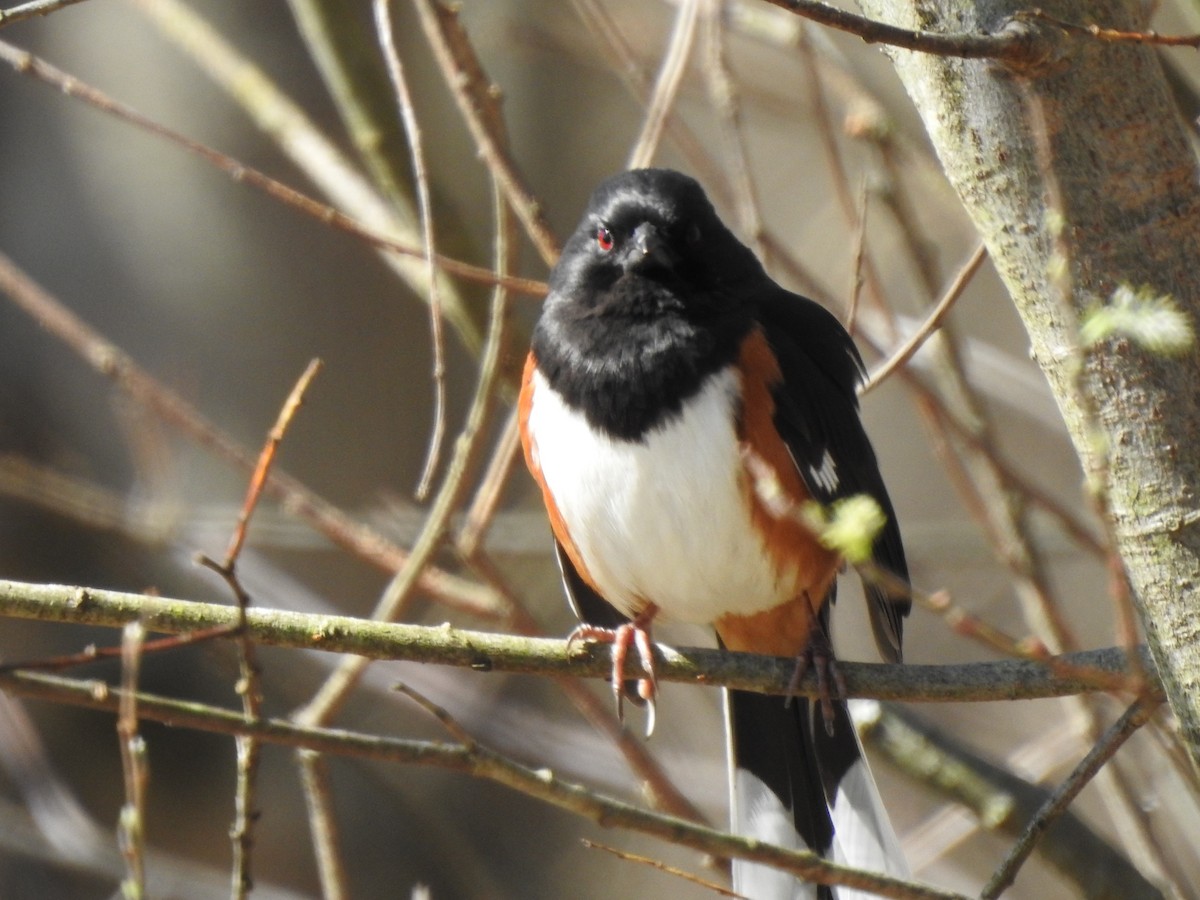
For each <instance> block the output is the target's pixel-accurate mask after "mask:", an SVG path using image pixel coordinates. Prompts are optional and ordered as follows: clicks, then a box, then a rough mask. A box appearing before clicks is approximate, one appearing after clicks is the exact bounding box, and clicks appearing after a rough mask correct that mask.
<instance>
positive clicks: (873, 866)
mask: <svg viewBox="0 0 1200 900" xmlns="http://www.w3.org/2000/svg"><path fill="white" fill-rule="evenodd" d="M834 708H835V721H834V728H833V734H832V735H831V734H829V733H827V732H826V730H825V727H824V720H823V719H822V718H821V717H820V715H819V711H818V710H815V709H814V704H813V703H811V702H810V701H808V700H807V699H805V698H802V697H797V698H794V699H793V700H792V702H791V704H789V705H786V706H785V704H784V700H783V698H781V697H768V696H765V695H763V694H753V693H746V692H743V691H727V692H726V714H727V716H728V720H729V721H728V729H727V732H728V735H729V741H730V748H729V759H730V806H731V815H732V821H733V831H734V832H735V833H737V834H741V835H745V836H751V837H756V838H758V839H760V840H763V841H767V842H770V843H772V844H778V845H781V846H784V847H790V848H793V849H797V850H806V849H807V850H812V851H814V852H816V853H819V854H821V855H822V856H825V857H827V858H829V859H831V860H834V861H836V862H840V863H845V864H847V865H851V866H855V867H858V868H863V869H868V870H871V871H876V872H887V873H889V874H892V875H897V876H904V875H907V874H908V872H907V866H906V865H905V863H904V859H903V856H902V855H901V854H900V850H899V843H898V841H897V840H896V836H895V833H894V832H893V830H892V826H891V823H890V822H889V821H888V819H887V815H886V813H885V812H884V810H883V806H882V804H881V803H880V801H879V795H878V791H877V790H876V788H875V781H874V779H873V778H872V777H871V773H870V770H869V769H867V764H866V760H865V759H864V758H863V755H862V748H861V746H860V745H859V742H858V737H857V735H856V733H855V731H854V724H853V722H852V721H851V719H850V711H849V708H848V706H847V705H846V703H845V702H843V701H835V703H834ZM814 713H816V715H815V717H814ZM733 885H734V890H735V891H736V892H738V893H739V894H743V895H745V896H747V897H750V898H751V900H779V898H816V900H834V898H836V900H847V898H851V897H858V896H867V895H863V894H860V893H859V892H857V891H849V890H847V889H844V888H841V889H838V888H829V887H827V886H824V885H813V884H806V883H804V882H800V881H798V880H797V879H796V878H795V877H793V876H791V875H787V874H785V873H783V872H780V871H778V870H776V869H772V868H770V867H769V866H765V865H759V864H752V863H742V862H737V861H735V862H734V867H733Z"/></svg>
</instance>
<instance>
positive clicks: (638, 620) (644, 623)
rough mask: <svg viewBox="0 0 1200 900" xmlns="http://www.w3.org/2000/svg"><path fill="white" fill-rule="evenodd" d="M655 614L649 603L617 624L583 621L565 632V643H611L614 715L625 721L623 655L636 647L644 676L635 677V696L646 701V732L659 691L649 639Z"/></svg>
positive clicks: (655, 610)
mask: <svg viewBox="0 0 1200 900" xmlns="http://www.w3.org/2000/svg"><path fill="white" fill-rule="evenodd" d="M657 614H658V607H657V606H655V605H654V604H653V603H651V604H650V605H649V606H647V607H646V608H645V609H643V610H642V611H641V612H640V613H638V614H637V615H636V616H634V617H633V619H632V620H630V621H629V622H626V623H625V624H624V625H620V626H618V627H616V628H602V627H600V626H599V625H589V624H587V623H586V622H585V623H583V624H581V625H579V626H578V627H576V628H575V630H574V631H572V632H571V633H570V634H569V635H568V636H567V647H568V648H570V646H571V644H572V643H574V642H575V641H577V640H579V641H596V642H598V643H602V644H612V689H613V696H615V697H616V701H617V718H618V719H620V720H621V721H622V722H623V721H625V705H624V700H625V658H626V657H627V656H628V655H629V648H630V647H631V646H632V647H634V648H636V650H637V654H638V660H639V661H640V662H641V664H642V668H643V669H644V670H645V672H646V677H643V678H639V679H638V680H637V696H638V698H639V699H641V700H644V701H645V703H646V736H647V737H649V736H650V735H651V733H653V731H654V715H655V709H654V698H655V697H656V696H657V694H658V676H657V675H656V674H655V671H654V650H653V647H652V643H651V640H650V624H651V623H652V622H653V621H654V617H655V616H656V615H657Z"/></svg>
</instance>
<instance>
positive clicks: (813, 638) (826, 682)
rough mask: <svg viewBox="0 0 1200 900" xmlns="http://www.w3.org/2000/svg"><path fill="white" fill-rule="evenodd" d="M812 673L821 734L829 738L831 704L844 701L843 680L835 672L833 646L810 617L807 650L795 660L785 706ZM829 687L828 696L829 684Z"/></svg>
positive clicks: (832, 720) (831, 719)
mask: <svg viewBox="0 0 1200 900" xmlns="http://www.w3.org/2000/svg"><path fill="white" fill-rule="evenodd" d="M810 668H811V669H813V670H814V673H815V675H816V677H817V702H818V703H819V704H820V705H821V718H822V719H823V720H824V722H825V733H826V734H829V735H832V734H833V728H834V709H833V701H834V699H837V700H845V699H846V694H847V691H846V679H845V678H844V677H843V676H842V673H841V672H840V671H839V670H838V666H837V657H836V656H835V655H834V653H833V644H832V643H831V642H830V640H829V635H828V634H826V632H825V629H824V627H823V626H822V625H821V623H820V621H819V620H818V619H817V617H816V615H815V614H814V615H813V621H812V629H811V630H810V632H809V637H808V646H807V647H805V648H804V650H803V652H802V653H801V654H800V655H799V656H798V657H797V658H796V668H795V670H794V671H793V672H792V677H791V680H789V681H788V688H787V692H788V702H789V703H790V702H791V697H792V695H794V694H796V693H798V692H799V689H800V682H801V681H803V680H804V676H805V675H807V674H808V670H809V669H810ZM831 681H832V683H833V691H832V692H831V691H830V689H829V687H830V682H831Z"/></svg>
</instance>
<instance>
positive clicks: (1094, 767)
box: [980, 695, 1163, 900]
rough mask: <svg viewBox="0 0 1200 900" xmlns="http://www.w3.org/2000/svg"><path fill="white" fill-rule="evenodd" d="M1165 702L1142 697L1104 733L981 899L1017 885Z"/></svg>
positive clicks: (1031, 825) (1027, 831) (1037, 817)
mask: <svg viewBox="0 0 1200 900" xmlns="http://www.w3.org/2000/svg"><path fill="white" fill-rule="evenodd" d="M1162 702H1163V698H1162V697H1161V696H1157V695H1155V696H1146V697H1139V698H1138V699H1137V700H1135V701H1134V702H1133V703H1132V704H1131V705H1130V707H1129V708H1128V709H1127V710H1125V714H1124V715H1122V716H1121V718H1120V719H1118V720H1117V721H1116V722H1115V723H1114V724H1113V725H1112V727H1110V728H1109V729H1108V731H1106V732H1105V733H1104V735H1103V736H1102V737H1101V738H1100V740H1099V742H1098V743H1097V744H1096V746H1094V747H1093V748H1092V749H1091V751H1090V752H1089V753H1088V754H1087V756H1085V757H1084V758H1083V759H1082V760H1080V762H1079V765H1078V766H1076V767H1075V770H1074V771H1073V772H1071V774H1070V776H1068V778H1067V779H1066V780H1065V781H1064V782H1063V783H1062V784H1061V785H1059V787H1058V789H1057V790H1056V791H1055V792H1054V793H1053V794H1051V795H1050V797H1049V798H1048V799H1047V800H1046V802H1045V804H1044V805H1043V806H1042V808H1041V809H1039V810H1038V811H1037V814H1036V815H1035V816H1034V817H1033V820H1032V821H1030V823H1029V825H1028V826H1027V827H1026V828H1025V831H1024V832H1023V833H1022V834H1021V837H1020V839H1019V840H1018V841H1017V843H1016V844H1014V845H1013V847H1012V849H1011V850H1010V851H1009V852H1008V856H1006V857H1005V859H1004V862H1003V863H1001V865H1000V867H999V868H998V869H997V870H996V872H995V874H994V875H992V877H991V880H989V881H988V883H987V886H986V887H984V889H983V891H982V893H981V894H980V897H982V898H984V900H992V898H995V897H999V896H1000V894H1001V893H1002V892H1003V891H1004V889H1005V888H1007V887H1008V886H1009V885H1011V884H1012V883H1013V880H1014V879H1015V878H1016V877H1017V871H1018V870H1019V869H1020V868H1021V866H1022V865H1023V864H1024V862H1025V860H1027V859H1028V858H1029V854H1030V853H1032V852H1033V848H1034V845H1035V844H1036V843H1037V841H1038V838H1040V837H1041V836H1042V834H1043V833H1044V832H1045V831H1046V829H1047V828H1049V827H1050V824H1051V823H1052V822H1053V821H1054V820H1055V819H1056V818H1057V817H1058V816H1059V815H1061V814H1062V812H1063V811H1064V810H1065V809H1066V808H1067V807H1068V806H1070V805H1071V801H1073V800H1074V799H1075V798H1076V797H1077V796H1078V795H1079V792H1080V791H1082V790H1083V789H1084V788H1085V787H1086V786H1087V784H1088V782H1090V781H1091V780H1092V778H1093V776H1095V774H1096V773H1097V772H1098V771H1099V770H1100V767H1101V766H1103V765H1104V764H1105V763H1106V762H1108V760H1109V759H1111V758H1112V756H1113V754H1115V753H1116V752H1117V751H1118V750H1119V749H1121V747H1122V745H1124V743H1125V741H1127V740H1128V739H1129V738H1130V737H1131V736H1132V735H1133V733H1134V732H1135V731H1137V730H1138V729H1139V728H1141V727H1142V725H1144V724H1145V723H1146V722H1147V721H1148V720H1149V719H1150V717H1151V716H1152V715H1154V713H1155V711H1156V710H1157V709H1158V708H1159V706H1161V705H1162Z"/></svg>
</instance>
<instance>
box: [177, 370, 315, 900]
mask: <svg viewBox="0 0 1200 900" xmlns="http://www.w3.org/2000/svg"><path fill="white" fill-rule="evenodd" d="M320 370H321V361H320V360H319V359H313V360H311V361H310V362H309V364H308V366H307V368H305V370H304V372H303V374H301V376H300V378H299V380H297V382H296V384H295V385H294V386H293V387H292V390H291V393H289V394H288V396H287V399H286V400H285V401H284V403H283V407H282V408H281V409H280V411H279V415H278V416H277V417H276V420H275V424H274V425H273V426H272V427H271V430H270V431H269V432H268V433H267V440H266V443H265V444H264V445H263V448H262V451H261V452H260V453H259V456H258V462H257V464H256V465H255V467H254V472H253V474H252V475H251V476H250V483H249V485H248V487H247V489H246V499H245V501H244V502H243V504H242V510H241V512H240V513H239V515H238V520H237V524H236V525H235V526H234V529H233V536H232V537H231V538H230V540H229V548H228V549H227V550H226V552H225V558H224V560H222V561H221V562H219V563H218V562H216V561H214V560H212V559H210V558H208V557H207V556H203V555H201V556H200V557H198V559H199V561H200V563H201V564H202V565H204V566H207V567H208V568H210V569H212V570H213V571H214V572H216V573H217V574H218V575H220V576H221V577H222V578H223V579H224V580H225V583H226V584H227V585H229V588H230V590H231V591H232V592H233V595H234V597H235V598H236V600H237V609H238V624H237V636H238V650H239V654H238V658H239V667H240V677H239V678H238V683H237V693H238V695H239V696H240V697H241V698H242V713H243V714H244V715H245V716H246V719H247V720H248V721H251V722H253V721H257V720H258V719H259V718H260V717H261V716H262V690H261V687H260V685H261V679H262V669H261V667H260V665H259V663H258V654H257V652H256V651H255V648H254V640H253V638H252V637H251V635H250V630H249V629H248V628H247V627H246V613H247V611H248V610H249V608H250V602H251V601H250V595H249V593H247V591H246V589H245V588H244V587H243V586H242V583H241V581H240V580H239V579H238V576H237V561H238V557H239V556H240V555H241V552H242V548H243V547H244V546H245V543H246V532H247V529H248V527H249V525H250V517H251V516H252V515H254V510H255V509H256V508H257V507H258V501H259V499H260V498H261V497H262V492H263V488H264V487H265V486H266V483H267V476H268V475H269V474H270V471H271V467H272V465H273V464H274V462H275V457H276V455H277V453H278V451H279V445H280V443H281V442H282V441H283V438H284V435H285V434H287V430H288V427H289V426H290V425H291V423H292V419H293V418H294V417H295V415H296V412H297V411H298V410H299V409H300V406H301V404H302V403H303V402H304V395H305V393H306V392H307V391H308V387H309V385H310V384H312V381H313V379H314V378H316V376H317V373H318V372H319V371H320ZM260 755H261V754H260V747H259V744H258V742H257V741H255V740H254V739H252V738H249V737H239V738H238V739H237V789H236V791H235V795H234V821H233V827H232V828H231V829H230V832H229V836H230V840H232V841H233V871H232V876H231V878H232V885H231V896H233V897H234V898H237V900H242V898H245V897H246V896H247V895H248V894H249V893H250V891H251V890H252V889H253V886H254V878H253V875H252V872H253V862H252V861H253V847H254V824H255V822H256V821H257V820H258V810H257V809H256V802H255V797H256V796H257V782H258V763H259V758H260Z"/></svg>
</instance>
